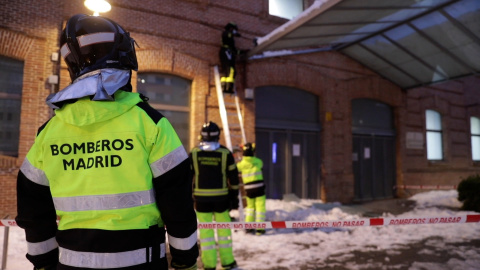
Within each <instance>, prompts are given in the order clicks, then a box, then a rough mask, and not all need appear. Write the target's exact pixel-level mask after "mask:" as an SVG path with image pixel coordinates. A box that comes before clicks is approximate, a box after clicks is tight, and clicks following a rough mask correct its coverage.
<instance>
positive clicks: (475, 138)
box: [470, 116, 480, 161]
mask: <svg viewBox="0 0 480 270" xmlns="http://www.w3.org/2000/svg"><path fill="white" fill-rule="evenodd" d="M470 133H471V135H472V159H473V161H480V118H478V117H474V116H472V117H470Z"/></svg>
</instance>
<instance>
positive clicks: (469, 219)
mask: <svg viewBox="0 0 480 270" xmlns="http://www.w3.org/2000/svg"><path fill="white" fill-rule="evenodd" d="M460 223H480V215H458V216H434V217H404V218H398V217H393V218H390V217H386V218H363V219H351V220H318V221H268V222H213V223H207V222H200V223H198V228H199V229H292V228H299V229H300V228H345V227H367V226H392V225H421V224H460ZM0 226H7V227H13V226H17V223H16V222H15V220H13V219H1V220H0Z"/></svg>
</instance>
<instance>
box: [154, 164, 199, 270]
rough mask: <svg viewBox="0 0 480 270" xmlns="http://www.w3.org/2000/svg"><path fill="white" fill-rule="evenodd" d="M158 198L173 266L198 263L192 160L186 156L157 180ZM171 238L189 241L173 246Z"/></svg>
mask: <svg viewBox="0 0 480 270" xmlns="http://www.w3.org/2000/svg"><path fill="white" fill-rule="evenodd" d="M153 183H154V187H155V191H156V200H157V204H158V208H159V209H160V213H161V215H162V219H163V221H164V223H165V225H166V228H167V233H168V237H169V240H170V241H169V242H170V253H171V255H172V263H171V264H172V267H174V268H176V269H182V268H188V267H190V266H192V265H194V264H195V263H196V262H197V257H198V246H197V243H196V240H197V236H196V231H197V217H196V214H195V211H194V210H193V199H192V175H191V172H190V160H189V159H185V160H184V161H183V162H182V163H180V164H179V165H178V166H176V167H175V168H173V169H171V170H170V171H168V172H167V173H165V174H163V175H161V176H159V177H157V178H155V179H154V182H153ZM172 237H174V238H175V239H178V240H180V241H184V242H185V243H192V241H195V243H194V244H193V245H191V244H188V246H183V247H181V248H180V247H179V246H173V245H172Z"/></svg>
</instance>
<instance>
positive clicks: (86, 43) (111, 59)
mask: <svg viewBox="0 0 480 270" xmlns="http://www.w3.org/2000/svg"><path fill="white" fill-rule="evenodd" d="M60 46H61V47H60V53H61V55H62V57H63V59H65V62H66V63H67V66H68V71H69V72H70V78H71V79H72V82H73V81H74V80H75V79H77V78H78V77H80V76H82V75H83V74H85V73H88V72H91V71H94V70H97V69H102V68H117V69H125V70H138V63H137V57H136V54H135V41H134V40H133V38H131V37H130V34H129V33H128V32H127V31H125V30H124V29H123V28H122V27H121V26H120V25H119V24H117V23H116V22H114V21H112V20H110V19H108V18H105V17H100V16H89V15H85V14H77V15H74V16H72V17H71V18H70V19H69V20H68V22H67V24H66V26H65V29H64V30H63V32H62V36H61V38H60Z"/></svg>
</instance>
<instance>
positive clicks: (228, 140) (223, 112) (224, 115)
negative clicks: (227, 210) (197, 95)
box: [213, 66, 247, 221]
mask: <svg viewBox="0 0 480 270" xmlns="http://www.w3.org/2000/svg"><path fill="white" fill-rule="evenodd" d="M213 71H214V78H215V88H216V89H217V97H218V109H219V110H220V118H221V119H222V126H223V133H224V134H225V144H226V146H227V148H228V149H229V150H230V151H232V152H233V146H232V136H233V135H232V134H231V131H232V130H231V127H240V131H241V136H242V143H246V142H247V139H246V136H245V129H244V127H243V118H242V113H241V111H240V104H239V101H238V96H237V91H234V97H235V107H236V109H237V113H236V117H234V119H231V120H232V121H233V120H236V121H238V123H236V124H233V123H231V125H229V123H228V122H229V121H228V116H229V115H232V116H235V113H228V112H227V107H226V104H225V100H224V98H223V90H222V86H221V83H220V73H219V72H218V66H214V67H213ZM235 125H237V126H235ZM238 198H239V206H238V214H239V219H240V221H243V220H244V218H243V200H242V194H241V192H239V193H238Z"/></svg>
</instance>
